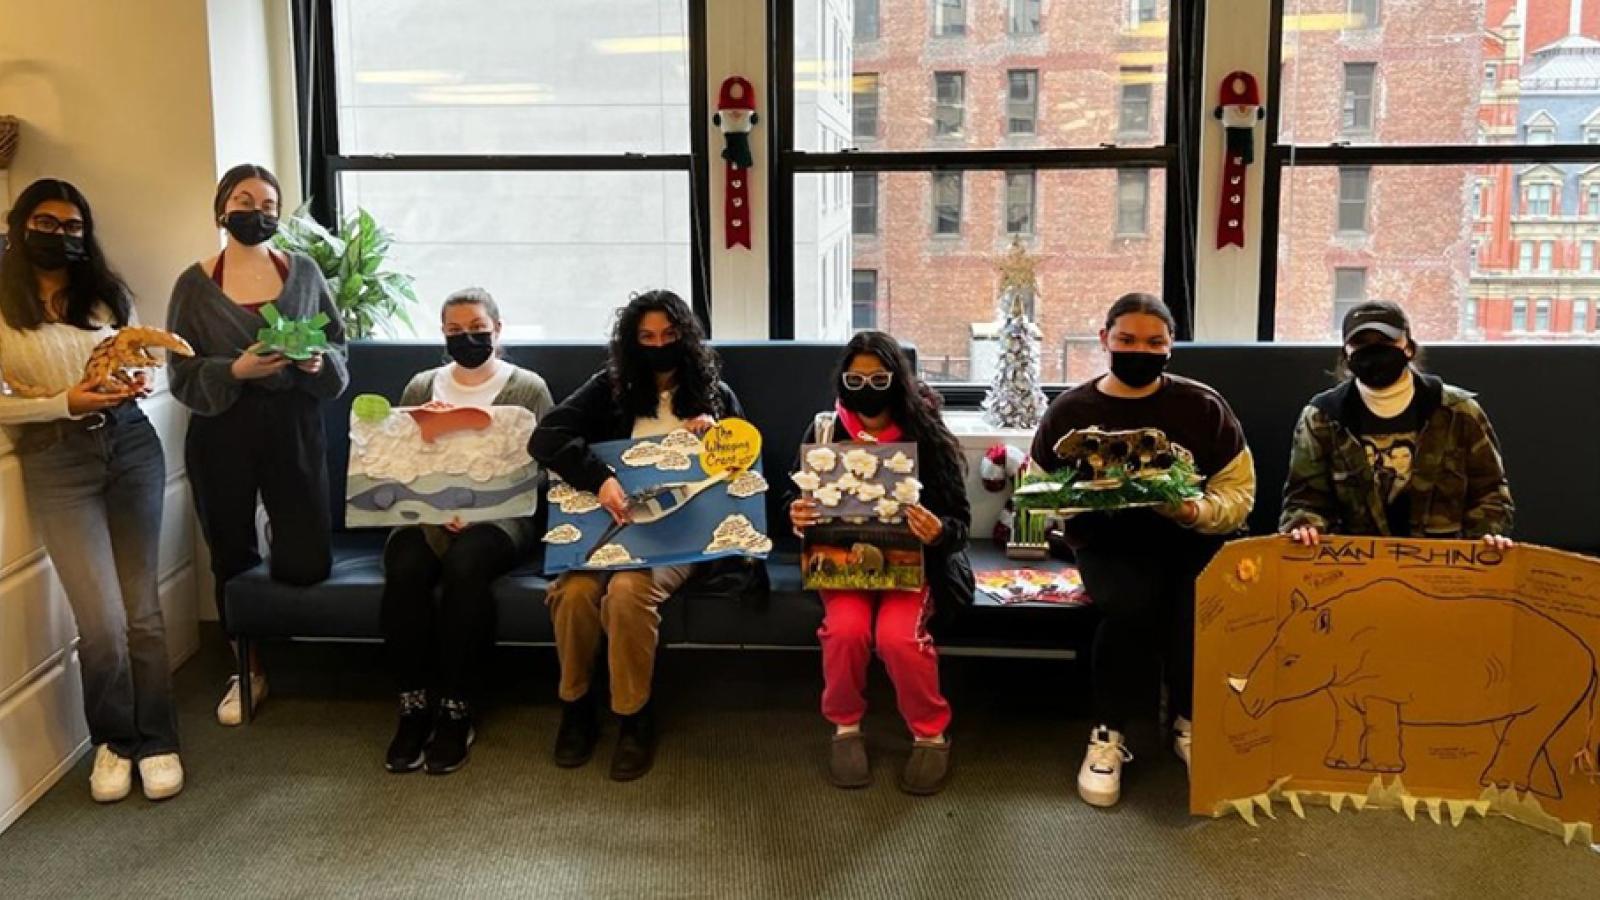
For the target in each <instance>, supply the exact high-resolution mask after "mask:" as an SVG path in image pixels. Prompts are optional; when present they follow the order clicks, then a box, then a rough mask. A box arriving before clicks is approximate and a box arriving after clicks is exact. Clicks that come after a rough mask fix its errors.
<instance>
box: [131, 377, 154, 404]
mask: <svg viewBox="0 0 1600 900" xmlns="http://www.w3.org/2000/svg"><path fill="white" fill-rule="evenodd" d="M151 390H152V388H151V387H150V376H149V375H147V374H145V373H144V372H136V373H134V376H133V384H131V385H129V386H128V392H129V393H130V394H131V395H132V396H133V398H134V399H135V400H143V399H144V398H146V397H148V396H150V391H151Z"/></svg>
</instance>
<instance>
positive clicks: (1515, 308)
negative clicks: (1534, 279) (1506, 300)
mask: <svg viewBox="0 0 1600 900" xmlns="http://www.w3.org/2000/svg"><path fill="white" fill-rule="evenodd" d="M1511 330H1512V331H1527V330H1528V298H1526V297H1518V298H1517V299H1515V300H1513V301H1511Z"/></svg>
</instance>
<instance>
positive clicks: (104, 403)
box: [67, 381, 134, 416]
mask: <svg viewBox="0 0 1600 900" xmlns="http://www.w3.org/2000/svg"><path fill="white" fill-rule="evenodd" d="M133 396H134V392H133V389H132V388H128V387H124V386H122V385H117V386H116V388H114V389H112V390H109V391H98V390H95V389H94V388H92V387H91V386H90V385H89V382H87V381H85V382H81V383H79V384H76V385H74V386H73V387H71V388H69V389H68V390H67V412H68V413H70V414H72V415H74V416H87V415H91V414H93V413H97V412H103V411H105V410H108V409H111V408H113V407H116V406H120V405H122V403H123V401H125V400H129V399H132V397H133Z"/></svg>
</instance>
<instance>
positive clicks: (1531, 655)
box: [1190, 537, 1600, 843]
mask: <svg viewBox="0 0 1600 900" xmlns="http://www.w3.org/2000/svg"><path fill="white" fill-rule="evenodd" d="M1196 597H1197V601H1196V609H1195V615H1196V631H1195V658H1196V663H1195V722H1194V739H1195V743H1194V751H1193V760H1194V764H1193V772H1192V776H1191V780H1190V810H1191V811H1192V812H1194V813H1196V814H1210V815H1221V814H1223V813H1225V812H1228V811H1230V810H1235V811H1238V812H1239V813H1240V814H1241V815H1243V816H1244V817H1245V818H1246V819H1248V820H1250V821H1251V823H1252V824H1254V812H1255V810H1256V809H1264V810H1267V811H1269V812H1270V809H1271V802H1272V801H1273V800H1277V799H1283V800H1287V801H1288V802H1289V803H1290V805H1291V806H1292V807H1293V808H1294V810H1295V811H1296V812H1297V813H1302V812H1303V803H1302V800H1303V799H1304V798H1306V797H1308V796H1317V797H1326V798H1327V799H1328V802H1329V803H1330V805H1331V806H1332V807H1333V808H1334V809H1335V810H1336V811H1337V810H1338V809H1339V808H1340V807H1341V806H1343V804H1344V802H1345V801H1347V800H1348V801H1350V802H1351V804H1352V805H1354V806H1356V807H1357V808H1362V807H1365V806H1366V805H1369V804H1372V805H1382V806H1399V807H1401V808H1403V809H1404V810H1405V811H1406V813H1407V815H1409V816H1411V817H1412V818H1415V815H1416V809H1417V807H1418V805H1419V804H1420V805H1422V806H1424V807H1425V808H1426V809H1427V810H1428V813H1429V815H1430V817H1431V818H1433V820H1434V821H1435V822H1439V821H1441V812H1442V811H1443V810H1448V811H1449V813H1450V818H1451V821H1452V823H1453V824H1460V821H1461V819H1462V818H1463V816H1464V815H1465V813H1466V812H1467V811H1473V812H1477V813H1478V814H1479V815H1484V814H1487V813H1489V812H1496V813H1500V814H1503V815H1506V816H1509V817H1511V818H1513V819H1516V820H1517V821H1520V822H1525V823H1527V824H1530V825H1534V826H1536V827H1539V828H1543V829H1546V830H1549V831H1552V832H1554V833H1556V834H1560V835H1562V836H1563V837H1564V838H1565V839H1566V840H1567V841H1569V842H1570V841H1572V840H1573V839H1574V838H1579V839H1581V840H1583V841H1584V842H1585V843H1592V842H1593V841H1594V840H1595V835H1594V825H1595V823H1596V822H1600V783H1597V779H1596V772H1595V745H1596V740H1597V738H1600V721H1597V718H1596V713H1597V703H1600V697H1597V691H1600V674H1597V666H1596V656H1597V650H1600V561H1597V560H1594V559H1590V558H1588V557H1582V556H1576V555H1572V554H1566V553H1560V552H1557V551H1554V550H1546V549H1543V548H1538V547H1528V546H1522V547H1517V548H1515V549H1512V550H1509V551H1500V550H1495V549H1491V548H1489V547H1486V546H1484V545H1482V544H1479V543H1470V542H1459V541H1426V540H1404V539H1374V538H1339V537H1333V538H1324V541H1323V543H1322V545H1321V546H1319V547H1316V548H1304V547H1299V546H1297V545H1294V544H1291V543H1289V542H1288V541H1286V540H1284V539H1283V538H1281V537H1273V538H1257V539H1252V540H1247V541H1239V542H1236V543H1233V544H1230V545H1228V546H1227V547H1225V548H1224V549H1223V550H1222V551H1221V552H1220V553H1219V554H1218V555H1217V557H1216V559H1215V560H1213V561H1212V563H1211V565H1210V566H1209V567H1208V568H1207V569H1206V571H1205V573H1204V574H1203V575H1202V576H1201V578H1200V581H1199V585H1198V590H1197V593H1196Z"/></svg>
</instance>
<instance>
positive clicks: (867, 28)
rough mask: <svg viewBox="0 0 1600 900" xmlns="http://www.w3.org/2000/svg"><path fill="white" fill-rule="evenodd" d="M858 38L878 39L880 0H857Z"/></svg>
mask: <svg viewBox="0 0 1600 900" xmlns="http://www.w3.org/2000/svg"><path fill="white" fill-rule="evenodd" d="M855 27H856V40H858V41H875V40H877V39H878V0H856V21H855Z"/></svg>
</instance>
